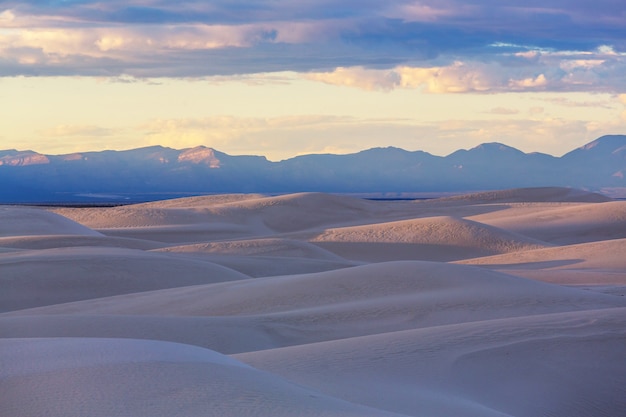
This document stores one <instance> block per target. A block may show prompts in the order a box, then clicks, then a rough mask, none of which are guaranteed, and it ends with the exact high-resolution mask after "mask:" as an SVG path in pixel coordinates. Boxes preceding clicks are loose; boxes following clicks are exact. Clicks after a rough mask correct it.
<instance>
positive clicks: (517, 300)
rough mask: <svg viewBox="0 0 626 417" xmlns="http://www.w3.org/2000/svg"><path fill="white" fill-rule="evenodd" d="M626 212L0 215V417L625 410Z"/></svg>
mask: <svg viewBox="0 0 626 417" xmlns="http://www.w3.org/2000/svg"><path fill="white" fill-rule="evenodd" d="M625 242H626V202H622V201H607V199H606V198H605V197H603V196H600V195H598V194H593V193H587V192H584V191H581V190H572V189H565V188H540V189H516V190H503V191H493V192H486V193H475V194H470V195H464V196H456V197H453V198H444V199H433V200H426V201H368V200H362V199H358V198H353V197H345V196H336V195H327V194H319V193H302V194H293V195H285V196H263V195H258V194H250V195H245V194H240V195H223V196H202V197H189V198H182V199H175V200H167V201H160V202H153V203H145V204H137V205H131V206H124V207H113V208H86V209H83V208H80V209H77V208H45V209H44V208H27V207H0V393H2V394H1V396H2V400H1V401H0V416H1V417H5V416H6V417H13V416H22V415H47V416H74V415H75V416H84V415H90V416H100V415H102V416H105V415H106V416H109V415H129V416H130V415H132V416H161V415H162V416H165V415H167V416H171V415H184V416H195V415H198V416H200V415H202V416H205V415H219V416H226V417H228V416H243V415H255V416H259V415H260V416H264V415H267V416H276V415H289V416H308V415H310V416H322V415H326V416H369V415H371V416H446V417H448V416H463V417H465V416H480V417H495V416H499V417H502V416H507V417H535V416H540V415H545V416H558V417H578V416H581V417H582V416H585V417H587V416H594V417H596V416H600V417H602V416H607V417H616V416H620V415H623V410H624V409H626V402H625V400H624V399H625V398H626V368H625V365H624V364H626V361H625V360H624V340H626V331H625V330H624V329H626V296H624V295H626V264H625V261H624V256H623V253H625V250H626V247H625V244H626V243H625Z"/></svg>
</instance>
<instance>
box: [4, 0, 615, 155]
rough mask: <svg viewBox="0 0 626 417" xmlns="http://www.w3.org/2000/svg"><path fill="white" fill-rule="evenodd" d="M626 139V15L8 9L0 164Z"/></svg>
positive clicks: (256, 6)
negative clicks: (173, 153) (10, 152)
mask: <svg viewBox="0 0 626 417" xmlns="http://www.w3.org/2000/svg"><path fill="white" fill-rule="evenodd" d="M604 134H626V3H625V2H624V1H623V0H593V1H589V0H578V1H572V0H542V1H538V0H523V1H522V0H507V1H503V0H425V1H408V0H386V1H372V0H358V1H356V0H315V1H311V0H301V1H293V0H228V1H226V0H213V1H200V0H178V1H165V0H124V1H121V0H108V1H94V0H49V1H42V0H20V1H3V0H0V149H18V150H27V149H30V150H34V151H38V152H42V153H47V154H65V153H73V152H82V151H96V150H105V149H115V150H123V149H132V148H139V147H144V146H152V145H163V146H168V147H172V148H176V149H183V148H190V147H195V146H199V145H203V146H209V147H212V148H215V149H217V150H219V151H222V152H226V153H228V154H231V155H244V154H245V155H251V154H253V155H264V156H266V157H267V158H268V159H270V160H275V161H278V160H282V159H286V158H290V157H293V156H296V155H301V154H309V153H329V152H330V153H352V152H358V151H360V150H363V149H368V148H372V147H379V146H381V147H385V146H396V147H400V148H403V149H406V150H411V151H413V150H423V151H427V152H430V153H432V154H435V155H442V156H443V155H447V154H449V153H451V152H453V151H454V150H456V149H469V148H472V147H474V146H476V145H478V144H481V143H485V142H501V143H505V144H507V145H510V146H514V147H516V148H518V149H520V150H522V151H524V152H544V153H548V154H551V155H555V156H560V155H563V154H565V153H566V152H568V151H570V150H572V149H575V148H576V147H579V146H582V145H584V144H586V143H588V142H590V141H592V140H594V139H596V138H597V137H599V136H601V135H604Z"/></svg>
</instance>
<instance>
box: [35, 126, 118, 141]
mask: <svg viewBox="0 0 626 417" xmlns="http://www.w3.org/2000/svg"><path fill="white" fill-rule="evenodd" d="M116 133H118V132H117V131H116V130H115V129H109V128H103V127H99V126H93V125H57V126H54V127H52V128H48V129H43V130H41V131H39V134H40V135H42V136H47V137H55V138H61V137H67V136H112V135H114V134H116Z"/></svg>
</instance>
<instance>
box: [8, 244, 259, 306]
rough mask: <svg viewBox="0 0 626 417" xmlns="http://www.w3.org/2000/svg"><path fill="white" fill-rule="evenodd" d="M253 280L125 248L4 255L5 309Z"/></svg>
mask: <svg viewBox="0 0 626 417" xmlns="http://www.w3.org/2000/svg"><path fill="white" fill-rule="evenodd" d="M243 278H248V277H247V276H245V275H243V274H241V273H238V272H235V271H233V270H231V269H228V268H224V267H222V266H219V265H215V264H212V263H209V262H203V261H200V260H191V259H176V258H172V257H171V256H168V255H166V254H158V253H149V252H144V251H138V250H131V249H120V248H98V247H83V248H58V249H46V250H38V251H20V252H12V253H4V254H0V286H1V287H2V291H1V292H0V299H1V302H0V306H1V308H2V310H3V311H10V310H18V309H24V308H30V307H36V306H43V305H50V304H57V303H65V302H70V301H77V300H84V299H92V298H100V297H106V296H111V295H117V294H126V293H132V292H138V291H147V290H155V289H161V288H172V287H176V286H186V285H197V284H206V283H211V282H220V281H229V280H236V279H243Z"/></svg>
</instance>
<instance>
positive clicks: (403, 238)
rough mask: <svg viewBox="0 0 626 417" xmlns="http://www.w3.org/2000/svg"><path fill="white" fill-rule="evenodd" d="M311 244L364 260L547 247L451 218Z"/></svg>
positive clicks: (357, 230) (322, 237) (343, 233)
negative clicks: (369, 247)
mask: <svg viewBox="0 0 626 417" xmlns="http://www.w3.org/2000/svg"><path fill="white" fill-rule="evenodd" d="M311 242H314V243H316V244H317V245H319V246H321V247H323V248H326V249H328V250H330V251H333V252H335V253H337V254H339V255H341V256H344V257H346V258H349V259H358V260H364V261H386V260H393V259H424V260H437V261H449V260H455V259H463V258H467V257H474V256H485V255H488V254H495V253H506V252H516V251H521V250H528V249H537V248H540V247H545V246H546V244H545V243H543V242H540V241H538V240H534V239H531V238H528V237H525V236H522V235H518V234H515V233H512V232H508V231H505V230H501V229H498V228H495V227H492V226H488V225H484V224H481V223H478V222H473V221H470V220H465V219H460V218H455V217H449V216H445V217H428V218H421V219H412V220H401V221H396V222H390V223H378V224H372V225H364V226H352V227H343V228H333V229H327V230H325V231H324V232H323V233H321V234H319V235H317V236H315V237H313V238H312V239H311ZM368 246H372V248H371V250H368V248H367V247H368Z"/></svg>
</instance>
